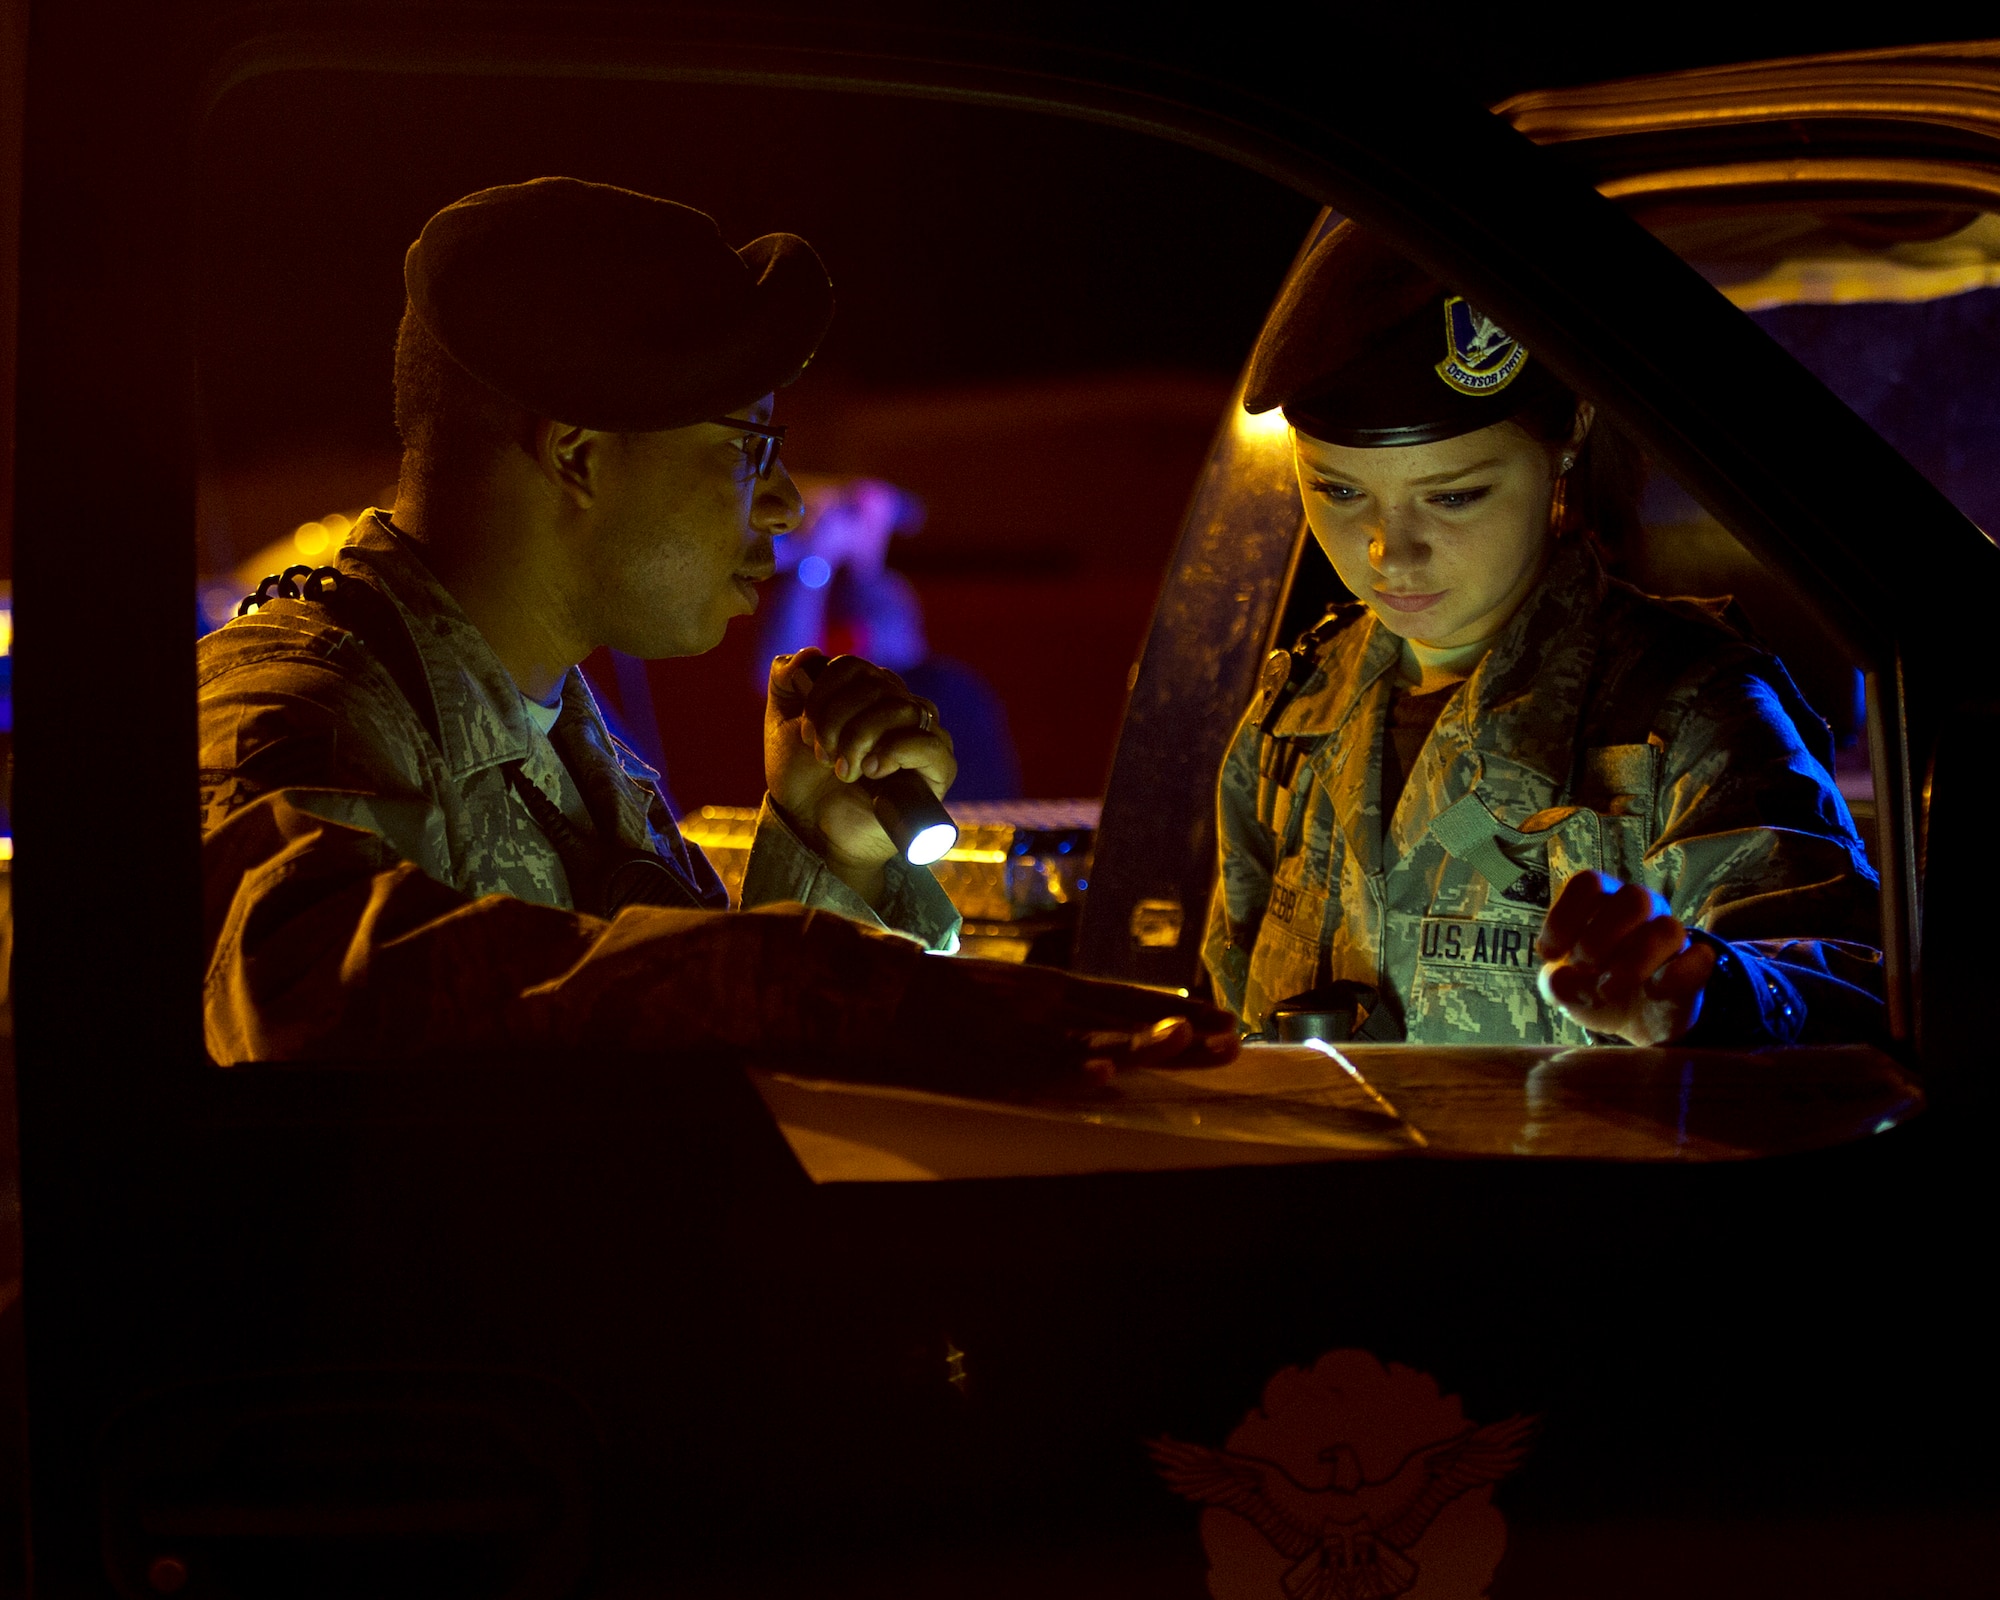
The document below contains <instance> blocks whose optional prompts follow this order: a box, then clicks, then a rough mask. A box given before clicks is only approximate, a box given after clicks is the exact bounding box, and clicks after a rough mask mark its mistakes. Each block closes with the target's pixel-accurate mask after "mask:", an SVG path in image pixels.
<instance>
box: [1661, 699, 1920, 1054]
mask: <svg viewBox="0 0 2000 1600" xmlns="http://www.w3.org/2000/svg"><path fill="white" fill-rule="evenodd" d="M1659 798H1660V808H1661V816H1662V819H1663V820H1662V825H1661V827H1660V829H1659V832H1658V834H1657V835H1656V837H1655V840H1654V843H1653V845H1652V848H1651V849H1650V850H1649V852H1648V865H1649V866H1650V867H1651V868H1652V869H1653V870H1654V871H1655V872H1656V873H1657V874H1658V876H1659V880H1660V882H1661V886H1662V892H1663V893H1664V894H1665V895H1666V898H1667V901H1668V903H1669V905H1670V906H1671V907H1672V908H1673V913H1674V915H1675V916H1676V917H1678V918H1679V919H1680V920H1681V921H1682V922H1684V923H1686V924H1687V925H1688V926H1689V927H1690V928H1693V929H1697V930H1699V931H1700V933H1701V934H1702V935H1704V936H1706V939H1707V941H1708V942H1710V943H1713V944H1715V945H1716V946H1717V947H1718V954H1719V955H1721V956H1722V957H1724V959H1722V960H1721V961H1720V962H1719V964H1718V968H1717V972H1716V976H1715V978H1714V980H1712V981H1711V983H1710V985H1709V988H1708V991H1707V992H1706V994H1705V995H1704V1000H1703V1008H1702V1017H1701V1019H1700V1021H1699V1022H1698V1023H1697V1025H1696V1027H1695V1029H1694V1031H1693V1032H1692V1033H1691V1034H1690V1035H1689V1036H1688V1040H1687V1042H1688V1043H1691V1044H1706V1045H1728V1046H1734V1047H1737V1048H1747V1047H1754V1046H1758V1045H1765V1044H1818V1043H1861V1042H1875V1041H1878V1040H1880V1039H1883V1038H1886V1036H1887V1031H1888V1019H1887V1014H1886V1009H1885V1007H1884V1005H1883V1000H1882V994H1883V980H1882V962H1881V956H1880V953H1879V951H1878V950H1877V949H1876V948H1875V940H1876V939H1877V938H1878V937H1879V932H1878V930H1879V927H1880V923H1879V920H1878V909H1877V895H1878V891H1879V882H1878V880H1877V878H1876V875H1875V871H1874V869H1873V868H1872V867H1871V866H1870V865H1869V863H1868V858H1867V854H1866V852H1865V850H1864V849H1863V847H1862V844H1861V840H1860V837H1859V836H1858V835H1857V834H1856V833H1855V830H1854V822H1853V819H1852V817H1851V816H1850V815H1849V813H1848V810H1847V804H1846V802H1845V801H1844V800H1842V799H1841V797H1840V793H1839V791H1838V790H1837V789H1835V788H1834V786H1833V782H1832V779H1831V778H1830V776H1829V775H1828V773H1827V771H1826V769H1825V768H1824V767H1822V766H1821V765H1820V764H1819V762H1818V761H1817V760H1816V759H1815V758H1814V757H1813V756H1812V754H1811V753H1810V752H1809V751H1808V750H1807V749H1806V747H1805V744H1804V742H1803V741H1802V740H1801V739H1800V737H1799V733H1798V729H1797V727H1796V725H1795V724H1794V722H1793V720H1792V717H1791V715H1790V713H1789V712H1788V710H1787V707H1786V704H1785V701H1784V698H1783V697H1781V695H1780V693H1779V691H1778V689H1777V688H1776V687H1774V686H1773V684H1772V683H1771V682H1770V681H1768V680H1767V679H1766V678H1765V677H1764V676H1763V675H1762V674H1760V673H1758V672H1756V671H1755V670H1754V669H1744V670H1733V671H1731V672H1728V673H1725V674H1722V675H1720V676H1719V677H1718V678H1716V679H1714V680H1712V681H1711V682H1709V683H1708V684H1707V685H1705V686H1704V687H1703V688H1702V689H1701V691H1700V692H1699V694H1698V695H1697V696H1696V697H1695V699H1694V701H1693V703H1692V705H1691V706H1690V708H1689V710H1688V713H1687V715H1686V716H1685V717H1684V719H1683V720H1682V723H1681V727H1680V731H1679V733H1678V734H1677V736H1676V737H1675V739H1674V741H1673V743H1672V745H1671V747H1670V749H1669V751H1668V756H1667V762H1666V770H1665V777H1664V782H1663V784H1662V788H1661V793H1660V797H1659Z"/></svg>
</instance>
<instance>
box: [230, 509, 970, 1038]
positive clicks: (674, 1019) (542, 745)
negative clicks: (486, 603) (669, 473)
mask: <svg viewBox="0 0 2000 1600" xmlns="http://www.w3.org/2000/svg"><path fill="white" fill-rule="evenodd" d="M338 570H339V572H340V575H341V576H340V579H339V580H338V582H337V583H336V585H334V586H332V587H333V590H334V595H335V596H337V595H338V593H339V592H340V591H341V590H345V589H347V588H348V585H349V584H350V583H360V584H365V585H367V586H368V588H369V589H370V590H372V591H373V593H374V595H375V596H377V597H385V598H386V601H387V605H386V606H385V605H383V604H382V601H381V599H379V598H378V599H376V600H375V601H373V602H372V614H373V615H374V616H375V617H376V618H377V619H378V622H377V625H376V626H374V627H371V628H363V629H357V630H355V631H350V629H349V628H348V627H345V626H342V625H341V623H342V621H343V620H345V621H349V622H351V621H352V617H351V615H349V614H348V613H346V612H343V610H342V609H341V608H340V607H339V606H338V605H337V604H336V603H335V601H334V599H333V598H329V599H328V600H327V601H326V602H325V603H321V602H318V601H314V602H307V601H299V600H284V599H281V600H277V601H274V602H271V603H268V604H266V605H264V606H263V607H262V608H260V609H259V610H257V611H256V612H253V613H252V614H250V615H248V616H245V617H239V618H236V619H235V620H233V621H231V622H230V623H229V624H228V625H227V626H225V627H223V628H220V629H218V630H217V631H216V632H214V633H212V634H210V635H209V636H208V637H206V638H205V639H203V640H202V641H201V643H200V645H199V647H198V651H197V663H198V676H199V694H200V701H199V704H200V720H201V767H202V772H201V804H202V810H203V817H202V831H203V878H204V884H205V888H206V897H207V912H208V915H207V922H208V941H209V948H208V968H207V974H206V979H205V989H204V1011H205V1018H206V1024H207V1037H208V1044H209V1049H210V1051H211V1053H212V1054H213V1055H214V1057H215V1058H216V1059H217V1060H218V1061H222V1062H225V1063H229V1062H239V1061H249V1060H260V1059H285V1058H294V1057H299V1056H312V1055H325V1054H360V1055H376V1054H392V1055H395V1054H410V1053H427V1052H436V1051H440V1050H445V1051H449V1050H452V1049H456V1048H468V1049H494V1048H501V1049H504V1048H509V1047H527V1046H534V1047H549V1046H560V1045H563V1044H575V1043H587V1042H596V1043H601V1044H613V1045H620V1046H636V1047H644V1048H659V1047H662V1046H666V1045H674V1044H685V1045H693V1046H697V1047H698V1046H701V1045H704V1044H731V1043H734V1044H752V1045H754V1044H756V1043H759V1042H760V1041H761V1040H762V1039H763V1038H764V1037H765V1036H766V1035H768V1036H769V1038H770V1040H771V1041H772V1042H775V1043H779V1044H791V1043H813V1042H818V1043H821V1044H837V1043H838V1039H837V1038H836V1037H835V1036H836V1035H841V1034H842V1032H843V1030H844V1029H851V1030H858V1032H859V1033H860V1034H865V1033H866V1032H867V1030H868V1029H869V1028H871V1027H876V1026H880V1025H882V1023H883V1021H884V1017H883V1016H882V1015H878V1014H877V1013H879V1012H880V1011H881V1007H882V1006H884V1005H893V1003H894V998H895V997H894V995H893V994H892V993H888V992H886V991H885V992H884V993H882V994H880V995H875V996H866V995H860V994H848V993H846V992H845V991H846V990H847V989H848V988H849V987H850V986H851V985H852V984H853V982H854V980H855V979H856V978H857V976H858V975H859V973H858V971H857V969H856V968H855V965H854V964H855V962H856V961H857V960H859V961H863V962H864V963H865V962H866V961H867V960H868V959H870V958H869V957H868V956H866V955H856V954H855V948H856V947H857V945H865V944H866V940H865V938H864V939H860V940H858V941H857V940H856V939H855V938H852V937H849V936H848V935H846V934H844V933H842V932H841V931H840V930H839V929H837V928H835V927H834V926H832V925H831V924H828V923H827V920H826V919H825V918H819V919H818V922H819V924H820V925H819V927H818V928H817V929H816V930H815V929H813V928H812V927H811V926H810V925H811V924H812V923H813V921H814V919H813V918H812V917H810V916H809V917H807V918H806V919H804V920H803V921H801V920H800V919H797V918H771V917H761V916H760V917H743V916H740V915H737V914H734V913H728V911H727V907H728V896H727V893H726V892H725V891H724V889H723V887H722V884H721V881H720V880H719V879H718V877H717V876H716V873H715V870H714V868H713V867H712V866H710V864H709V862H708V861H707V860H706V859H705V858H704V857H703V856H702V854H701V852H700V851H699V850H696V849H692V848H690V846H689V845H688V844H687V842H686V840H685V839H683V838H682V836H681V833H680V830H679V829H678V828H677V827H676V826H675V824H674V821H673V818H672V816H671V815H670V813H669V812H668V810H667V808H666V805H665V803H664V802H663V801H662V799H661V796H660V792H659V789H658V787H657V782H658V777H659V775H658V773H656V772H655V771H653V770H652V769H651V768H650V767H647V766H646V765H645V764H644V763H642V762H641V761H639V759H638V758H637V757H636V756H634V755H633V754H632V753H631V752H630V751H629V750H627V749H626V748H625V747H624V746H622V745H620V744H618V743H616V742H615V741H614V740H613V739H612V737H611V735H610V734H609V732H608V731H607V730H606V728H605V724H604V719H603V717H602V715H601V714H600V713H599V712H598V709H597V706H596V703H595V702H594V701H593V700H592V698H591V695H590V691H589V689H588V688H587V687H586V686H585V683H584V680H583V675H582V674H581V673H580V672H578V671H577V670H575V669H574V668H572V669H571V670H570V672H569V674H568V676H567V677H566V679H565V680H564V682H563V687H562V699H563V714H562V717H561V719H560V720H559V721H558V722H557V724H556V726H555V727H554V728H553V729H552V730H551V731H550V734H549V735H547V736H544V735H543V733H542V732H541V730H540V729H539V728H537V727H536V726H535V725H534V724H533V723H532V722H531V721H530V720H529V718H528V716H527V714H526V712H525V711H524V710H523V708H522V702H521V697H520V693H519V691H518V690H517V689H516V687H515V685H514V682H513V680H512V678H510V677H509V676H508V674H507V671H506V669H505V668H504V667H503V666H501V664H500V661H499V659H498V658H497V657H496V656H495V655H494V654H493V652H492V649H491V648H490V647H489V646H488V645H487V643H486V640H485V638H484V637H483V636H482V635H481V634H480V632H479V630H478V629H477V628H476V627H474V625H473V624H472V622H471V620H470V619H469V618H468V617H467V616H466V615H465V613H464V611H463V610H461V609H460V608H459V606H458V604H457V603H456V602H455V601H454V600H453V599H452V598H451V596H450V595H449V594H448V593H446V592H445V590H444V589H443V588H442V587H441V586H440V585H439V584H438V582H437V580H436V579H435V578H433V577H432V576H431V575H430V572H429V571H428V569H427V568H426V567H425V566H424V564H423V563H422V561H421V560H420V559H419V558H418V556H417V555H416V553H415V552H414V551H413V550H412V548H411V547H410V546H409V545H408V544H407V543H406V542H405V541H404V540H402V539H401V538H400V537H399V536H398V535H397V534H396V533H394V532H393V531H392V530H391V529H389V528H387V527H386V526H384V524H383V522H382V521H381V520H380V519H378V518H376V517H373V516H371V517H369V518H368V519H367V520H366V521H365V522H364V523H363V525H362V528H361V530H360V532H359V534H358V536H357V538H356V539H355V541H354V542H353V543H352V544H351V545H350V546H349V547H348V548H347V549H346V550H344V551H343V552H342V554H341V557H340V563H339V568H338ZM384 619H386V620H384ZM389 633H400V634H401V635H403V636H404V637H400V638H394V639H386V638H380V637H377V636H378V635H385V634H389ZM364 634H365V635H366V636H367V637H365V638H364V637H363V635H364ZM413 697H414V700H413ZM426 697H427V698H428V700H429V702H430V703H429V704H427V705H419V704H417V703H414V702H415V701H416V700H422V699H424V698H426ZM552 740H553V741H554V742H551V741H552ZM522 779H525V780H526V782H527V783H528V784H531V785H532V786H533V788H534V790H535V791H536V793H535V794H531V795H524V794H523V793H521V792H520V788H519V787H518V786H519V785H520V783H521V780H522ZM531 808H533V809H531ZM557 809H560V811H561V812H562V813H563V816H561V817H554V816H553V813H554V811H556V810H557ZM536 811H539V813H540V820H539V822H538V820H537V816H536V814H535V812H536ZM565 823H567V824H568V825H569V827H568V830H565V826H564V825H565ZM565 831H568V832H569V841H568V842H569V844H570V846H571V851H570V859H571V861H572V862H574V861H577V860H584V861H586V862H587V861H589V860H594V859H596V857H595V856H592V855H588V854H586V855H581V856H580V855H579V854H578V851H577V848H576V847H577V844H578V841H583V843H584V844H586V845H588V846H590V847H591V848H592V849H602V850H604V851H607V852H609V856H610V858H624V859H631V858H633V857H638V858H641V866H642V868H643V869H644V870H645V871H646V872H648V873H651V874H652V875H653V876H654V877H655V878H656V880H657V882H658V884H659V885H661V886H663V887H664V892H663V893H654V894H651V895H649V896H648V898H649V899H651V900H652V901H653V902H654V903H651V904H644V905H631V906H628V907H626V908H625V909H623V910H621V911H619V912H618V913H617V914H616V916H615V917H611V918H602V917H597V916H592V915H586V914H584V913H583V912H580V911H578V910H577V909H575V904H576V900H577V898H578V897H577V896H576V895H575V894H574V893H573V890H572V885H571V882H570V872H569V869H568V868H567V867H566V865H565V857H564V852H563V850H562V849H561V848H559V843H560V841H558V840H556V839H555V838H554V837H553V835H554V834H557V833H563V832H565ZM607 835H608V836H609V837H607ZM743 901H744V904H745V905H746V906H752V907H756V906H770V905H775V904H781V903H796V904H798V905H802V906H807V907H819V908H824V909H826V910H830V911H834V912H837V913H839V914H840V917H842V918H847V919H852V921H854V922H857V923H862V924H866V925H870V926H873V927H875V928H878V929H880V928H882V927H883V926H884V925H885V923H886V924H887V925H889V926H893V927H894V928H897V929H899V930H901V931H902V932H904V933H906V934H908V935H911V936H913V937H914V938H915V939H917V940H918V941H920V942H921V943H922V944H923V945H925V946H928V947H929V948H932V949H939V950H945V949H952V948H955V947H956V942H957V929H958V914H957V912H956V911H955V910H954V909H953V907H952V904H951V902H950V900H949V899H948V898H947V897H946V895H945V894H944V891H943V890H942V889H941V888H939V886H938V883H937V880H936V878H935V877H933V876H932V874H931V873H930V871H929V870H928V869H924V868H911V867H908V866H905V865H902V864H900V863H898V864H896V865H895V866H892V868H891V869H890V894H889V899H888V902H887V905H886V908H885V911H884V914H883V916H882V917H879V918H878V917H877V915H876V913H875V912H874V911H872V910H871V909H870V908H869V907H868V906H867V904H866V903H865V902H863V901H862V900H861V899H860V897H859V896H857V895H856V894H855V893H854V892H853V891H852V890H851V889H849V888H848V887H847V886H846V884H844V883H842V882H841V881H840V879H838V878H836V877H835V876H834V875H833V873H832V872H831V871H829V870H828V869H827V867H826V865H825V863H824V862H823V861H822V860H821V859H820V858H819V856H817V855H816V854H814V853H813V851H812V850H811V849H810V848H808V847H807V845H806V844H805V843H804V842H803V841H802V840H801V839H800V838H799V837H798V835H797V834H795V833H794V832H793V830H792V829H791V828H790V827H789V826H788V825H787V822H786V820H785V818H784V817H783V816H782V815H781V814H780V813H779V812H778V811H777V810H776V809H775V808H774V807H773V806H772V805H771V803H770V802H769V800H768V799H767V800H766V802H765V805H764V809H763V813H762V815H761V816H760V818H759V820H758V826H757V832H756V837H755V841H754V843H753V846H752V849H751V855H750V861H749V864H748V867H747V869H746V872H745V876H744V883H743ZM855 932H856V933H857V934H858V933H859V930H855ZM801 941H803V944H801ZM893 943H895V944H897V945H901V946H904V947H905V948H906V949H908V950H909V951H910V952H911V953H912V954H915V953H917V947H916V946H915V945H910V944H908V942H907V941H906V940H901V939H898V940H895V941H893ZM881 954H882V953H881V952H879V951H878V952H876V956H877V957H880V956H881ZM826 961H831V962H832V963H833V965H832V968H830V969H827V970H817V968H818V967H819V966H823V965H824V963H825V962H826ZM891 964H892V965H893V964H894V963H893V961H892V962H891ZM893 987H894V986H893V985H889V986H888V988H890V989H893ZM815 1008H816V1010H815ZM816 1015H817V1016H818V1018H819V1019H820V1020H818V1021H815V1020H814V1018H815V1016H816Z"/></svg>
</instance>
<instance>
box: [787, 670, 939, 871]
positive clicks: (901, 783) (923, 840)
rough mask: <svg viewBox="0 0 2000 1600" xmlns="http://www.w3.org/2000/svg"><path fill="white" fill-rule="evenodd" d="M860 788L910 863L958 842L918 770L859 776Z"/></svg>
mask: <svg viewBox="0 0 2000 1600" xmlns="http://www.w3.org/2000/svg"><path fill="white" fill-rule="evenodd" d="M799 666H800V667H801V668H803V669H804V671H805V673H806V676H808V677H810V678H814V679H817V678H818V677H819V675H820V673H821V672H822V671H823V670H824V669H825V667H826V662H825V660H824V659H808V660H805V661H801V662H800V663H799ZM858 781H859V783H860V785H861V790H862V792H863V793H864V794H866V795H867V796H868V798H869V800H870V801H871V802H872V803H873V805H874V807H875V820H876V821H877V822H879V823H881V824H882V831H883V832H884V833H886V834H887V835H888V836H889V837H890V839H892V840H893V841H894V842H895V845H896V849H897V850H898V851H899V852H900V853H901V854H902V856H903V859H904V860H906V861H908V862H909V863H910V865H911V866H913V867H927V866H929V865H930V864H931V863H932V862H933V861H942V860H943V859H944V855H945V852H946V851H947V850H949V849H950V848H951V847H952V846H953V845H955V844H957V843H958V824H957V823H955V822H953V821H952V820H951V813H950V812H948V811H946V810H945V808H944V803H943V802H942V801H941V800H939V799H938V797H937V796H936V795H934V794H932V793H931V786H930V785H929V784H927V783H926V782H924V780H923V775H922V774H921V773H917V772H913V771H911V770H910V768H908V767H898V768H897V769H896V770H895V771H894V772H892V773H890V774H889V775H888V776H887V777H886V778H862V779H860V780H858Z"/></svg>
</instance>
